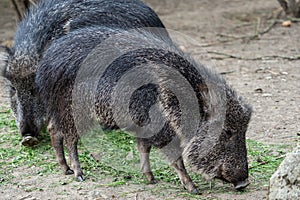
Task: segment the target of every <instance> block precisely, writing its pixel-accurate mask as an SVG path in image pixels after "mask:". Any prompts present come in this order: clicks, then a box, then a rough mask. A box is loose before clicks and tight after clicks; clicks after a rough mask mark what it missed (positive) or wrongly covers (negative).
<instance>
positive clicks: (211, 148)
mask: <svg viewBox="0 0 300 200" xmlns="http://www.w3.org/2000/svg"><path fill="white" fill-rule="evenodd" d="M121 32H124V31H122V30H120V29H116V28H108V27H93V28H85V29H81V30H77V31H73V32H72V33H69V34H68V35H66V36H64V37H62V38H60V39H58V40H56V41H54V42H53V43H52V45H51V46H50V47H49V49H48V50H47V51H46V53H45V55H44V58H43V60H42V61H41V65H40V66H39V68H38V70H37V79H36V82H37V85H38V86H39V88H40V90H39V91H40V94H41V95H40V98H41V99H42V100H43V102H44V103H45V108H47V113H48V115H49V119H50V126H49V132H50V135H51V139H52V143H53V146H54V149H55V151H56V156H57V159H58V162H59V164H60V166H61V168H62V169H63V171H64V172H65V173H66V174H69V173H72V170H71V168H70V167H69V166H68V165H67V163H66V159H65V156H64V151H63V140H64V141H65V145H66V147H67V150H68V151H69V155H70V160H71V166H72V169H73V170H74V173H75V176H76V177H77V178H78V179H79V180H82V179H83V173H82V170H81V168H80V164H79V162H78V154H77V143H78V139H79V137H80V135H81V134H80V133H78V132H77V131H78V129H77V128H78V127H77V126H76V120H78V119H76V116H75V115H76V113H74V105H73V106H72V103H74V102H73V101H74V96H73V95H72V93H73V92H74V88H75V85H76V77H78V76H79V70H80V67H81V66H82V63H83V62H84V60H85V59H86V57H87V56H88V54H89V53H91V51H92V50H93V49H94V48H95V47H96V46H97V45H98V44H102V43H103V42H105V41H107V40H109V38H110V37H112V38H113V39H112V41H114V42H115V43H113V45H115V47H116V49H122V48H127V47H126V46H124V45H123V46H122V45H121V46H118V45H120V43H122V41H127V42H128V44H133V46H134V45H135V44H136V45H139V43H141V42H140V40H142V41H143V42H145V45H144V48H137V49H132V50H131V51H128V52H127V53H124V54H122V55H121V56H119V57H117V58H116V59H115V60H113V62H112V63H111V64H110V65H109V66H108V67H107V68H106V69H105V71H104V73H103V74H102V75H101V76H99V77H98V80H97V81H98V82H97V87H96V90H95V91H93V87H92V86H91V87H89V81H91V80H92V79H93V78H95V77H92V78H91V77H89V76H87V77H86V80H84V81H86V82H87V83H86V84H85V82H84V81H83V82H82V84H79V85H81V87H82V88H81V89H79V91H82V92H83V93H82V95H81V96H79V99H80V98H82V101H81V102H85V101H89V100H88V99H86V100H85V98H88V97H87V96H88V95H84V94H89V93H95V101H94V104H95V105H91V106H90V108H91V109H94V110H89V109H90V108H88V107H84V106H82V107H83V108H82V109H83V112H85V111H84V110H89V111H91V112H95V113H96V117H97V120H98V121H99V122H100V124H101V125H102V126H104V127H108V128H120V127H119V124H118V123H117V122H116V121H117V120H116V118H115V117H116V115H118V114H119V113H114V111H113V109H114V107H115V106H119V105H117V104H115V103H114V100H113V96H114V95H113V92H114V90H115V89H116V87H117V85H118V82H119V81H121V79H122V77H123V76H125V75H128V73H129V72H130V71H132V70H142V73H140V74H136V75H135V76H134V78H132V79H130V80H134V79H139V77H141V76H142V75H143V73H146V74H147V73H148V72H149V73H150V74H149V75H152V76H153V77H156V76H157V77H159V78H158V80H157V82H155V83H153V84H151V83H149V84H146V85H143V86H141V87H140V88H138V89H137V90H136V91H134V92H133V93H132V94H131V95H132V96H131V97H130V103H129V113H130V115H131V116H130V118H131V119H132V120H133V121H134V122H135V124H137V125H138V126H141V127H142V126H145V125H147V124H149V123H150V122H151V120H152V119H150V118H151V117H150V116H149V112H150V107H151V106H153V105H154V104H159V105H160V106H159V107H160V108H162V112H161V113H162V115H163V118H164V119H165V123H164V125H163V127H162V128H161V129H160V130H159V131H158V132H157V133H155V134H154V135H152V136H149V137H148V136H147V137H146V136H143V135H141V134H138V133H136V137H137V145H138V150H139V152H140V157H141V167H142V171H143V173H144V174H145V176H146V177H147V179H148V181H149V182H154V181H155V179H154V176H153V174H152V171H151V168H150V162H149V153H150V149H151V147H152V146H155V147H157V148H160V149H161V150H162V152H163V153H164V154H165V155H166V157H167V158H168V159H170V161H171V165H172V166H173V167H174V168H175V170H176V172H177V173H178V175H179V178H180V180H181V182H182V184H183V186H184V187H185V188H186V189H187V190H188V191H189V192H191V193H198V191H197V189H196V186H195V184H194V183H193V182H192V180H191V178H190V177H189V175H188V173H187V171H186V169H185V166H184V162H183V161H185V162H187V163H189V164H190V165H191V167H192V168H193V169H195V170H197V171H198V172H202V173H203V174H206V175H208V176H209V177H210V178H219V179H222V180H225V181H227V182H230V183H233V184H234V186H235V188H236V189H242V188H245V187H246V186H247V185H248V184H249V182H248V180H247V179H248V163H247V150H246V144H245V133H246V129H247V126H248V123H249V120H250V117H251V112H252V111H251V107H250V106H249V105H247V104H246V103H244V102H243V101H242V99H241V98H240V97H238V96H237V94H236V93H235V92H234V91H233V90H232V89H231V88H230V87H229V86H228V85H227V84H226V82H225V81H224V80H223V79H222V78H221V77H220V76H219V75H217V74H216V73H214V72H211V71H210V70H208V69H206V68H205V67H204V66H202V65H201V64H197V63H196V62H194V61H193V60H192V59H185V56H184V54H182V53H180V50H178V48H177V47H176V46H175V45H173V44H171V43H170V42H168V41H167V39H166V40H164V39H163V38H159V37H157V35H155V34H153V33H150V32H147V31H145V32H143V31H133V32H130V33H128V34H127V35H126V34H125V37H124V36H123V40H122V39H120V40H119V39H118V38H119V35H120V34H121ZM126 36H128V38H126ZM153 44H158V45H157V46H156V47H157V48H152V47H151V45H153ZM104 46H105V45H104ZM160 46H161V48H158V47H160ZM62 47H63V48H62ZM173 50H174V51H173ZM96 57H97V56H96ZM98 57H100V58H101V59H104V57H102V56H100V55H99V56H98ZM101 59H100V60H101ZM149 63H150V64H151V65H150V66H152V67H153V68H151V67H150V68H151V69H150V70H149V71H147V70H146V68H145V70H143V69H144V68H143V66H144V65H147V64H149ZM160 65H164V66H167V67H166V68H162V67H159V66H160ZM98 67H99V70H100V68H101V67H102V68H105V67H106V66H96V68H93V66H92V69H91V71H90V72H91V73H96V72H97V70H98ZM157 68H159V70H158V71H157ZM86 70H87V71H89V69H86ZM86 70H83V71H86ZM168 71H176V72H178V73H179V74H180V76H182V77H183V78H184V79H185V80H186V81H187V82H188V83H189V85H190V86H191V88H192V91H193V93H194V94H195V96H196V99H197V101H196V103H197V105H191V106H190V107H189V109H191V113H193V110H197V107H199V109H198V110H199V112H200V113H198V115H199V117H200V120H199V123H198V124H192V125H193V126H195V127H196V129H195V131H194V132H182V130H183V129H182V123H183V115H184V113H183V111H182V110H181V108H182V106H181V103H182V102H181V103H180V99H177V96H176V95H175V93H173V91H172V90H170V88H169V89H168V88H166V86H165V84H167V83H168V81H172V80H171V79H172V76H168ZM160 73H161V75H162V76H160ZM96 77H97V75H96ZM173 81H175V83H174V84H173V85H174V88H175V87H176V85H180V83H179V82H176V81H177V80H173ZM209 83H215V84H213V85H214V86H213V87H210V86H209ZM124 87H129V86H128V85H126V86H124ZM214 87H215V88H216V89H214ZM179 90H180V88H179ZM182 90H185V89H183V88H182ZM117 92H118V91H117ZM183 92H185V91H183ZM214 93H216V94H218V93H220V94H223V96H222V97H221V101H220V102H223V104H222V105H220V106H219V107H218V103H216V104H213V103H212V102H213V101H214V100H215V99H213V98H212V99H210V100H209V97H210V96H212V97H213V94H214ZM184 96H185V97H189V94H187V95H184ZM79 102H80V101H79ZM220 102H219V103H220ZM183 103H185V102H183ZM79 107H80V106H79ZM123 112H124V111H121V112H120V115H122V113H123ZM218 112H220V115H221V116H222V112H223V114H224V116H223V117H220V115H218ZM80 114H81V113H79V115H80ZM196 114H197V113H196ZM77 117H78V116H77ZM82 117H84V116H82ZM193 117H194V116H193V115H192V116H190V119H189V121H193ZM121 119H122V117H121ZM218 122H220V123H218ZM222 122H223V123H222ZM214 126H215V127H214ZM218 126H221V127H218ZM211 127H213V128H211ZM121 128H124V127H121ZM125 128H126V127H125ZM127 130H131V129H130V128H129V129H127ZM215 136H217V137H216V138H215V140H212V141H213V142H212V143H207V142H206V141H207V140H210V139H211V138H213V137H215ZM171 143H172V145H171ZM168 146H169V147H170V146H171V147H172V148H171V147H170V148H171V149H166V148H165V147H168ZM175 154H176V155H175ZM116 156H117V155H116ZM174 156H175V157H174ZM174 158H175V159H174Z"/></svg>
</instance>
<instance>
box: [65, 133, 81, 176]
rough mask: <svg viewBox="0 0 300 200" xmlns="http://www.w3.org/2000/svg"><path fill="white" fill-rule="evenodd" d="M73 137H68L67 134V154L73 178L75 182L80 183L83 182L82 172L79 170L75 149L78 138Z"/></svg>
mask: <svg viewBox="0 0 300 200" xmlns="http://www.w3.org/2000/svg"><path fill="white" fill-rule="evenodd" d="M74 135H75V134H74ZM74 135H73V134H71V135H70V136H69V137H68V134H67V138H66V147H67V149H68V152H69V156H70V162H71V166H72V169H73V170H74V173H75V177H76V179H77V181H80V182H82V181H84V176H83V172H82V170H81V167H80V164H79V159H78V149H77V145H78V137H76V136H75V137H74ZM72 136H73V137H72Z"/></svg>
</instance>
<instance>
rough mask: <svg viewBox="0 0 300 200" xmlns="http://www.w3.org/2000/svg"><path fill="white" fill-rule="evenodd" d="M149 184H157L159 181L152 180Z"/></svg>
mask: <svg viewBox="0 0 300 200" xmlns="http://www.w3.org/2000/svg"><path fill="white" fill-rule="evenodd" d="M148 183H149V184H156V183H158V181H157V180H156V179H152V180H150V181H148Z"/></svg>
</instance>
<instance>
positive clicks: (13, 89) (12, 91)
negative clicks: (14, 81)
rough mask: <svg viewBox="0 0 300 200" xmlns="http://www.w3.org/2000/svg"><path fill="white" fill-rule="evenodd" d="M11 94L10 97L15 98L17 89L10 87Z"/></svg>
mask: <svg viewBox="0 0 300 200" xmlns="http://www.w3.org/2000/svg"><path fill="white" fill-rule="evenodd" d="M9 94H10V96H14V95H15V94H16V88H14V87H13V86H10V88H9Z"/></svg>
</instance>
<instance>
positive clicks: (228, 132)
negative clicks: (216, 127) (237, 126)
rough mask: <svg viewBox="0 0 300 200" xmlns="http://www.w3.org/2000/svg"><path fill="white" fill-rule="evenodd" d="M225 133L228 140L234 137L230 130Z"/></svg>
mask: <svg viewBox="0 0 300 200" xmlns="http://www.w3.org/2000/svg"><path fill="white" fill-rule="evenodd" d="M225 133H226V136H227V137H228V138H230V137H232V135H233V133H232V132H231V131H230V130H226V131H225Z"/></svg>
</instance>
